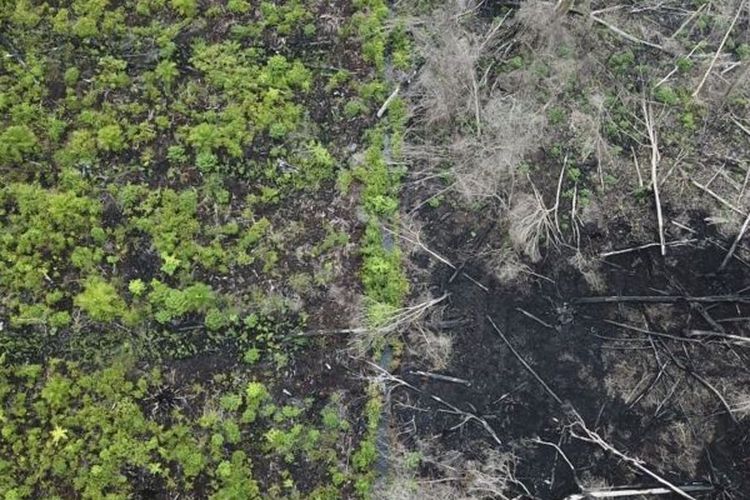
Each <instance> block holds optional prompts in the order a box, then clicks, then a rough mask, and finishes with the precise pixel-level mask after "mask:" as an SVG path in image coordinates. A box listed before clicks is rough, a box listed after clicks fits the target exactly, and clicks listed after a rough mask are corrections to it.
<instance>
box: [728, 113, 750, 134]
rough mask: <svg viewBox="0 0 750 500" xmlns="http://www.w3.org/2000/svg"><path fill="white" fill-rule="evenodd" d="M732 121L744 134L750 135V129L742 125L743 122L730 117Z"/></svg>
mask: <svg viewBox="0 0 750 500" xmlns="http://www.w3.org/2000/svg"><path fill="white" fill-rule="evenodd" d="M730 120H732V121H733V122H734V124H735V125H737V126H738V127H739V128H740V130H742V131H743V132H745V133H746V134H747V135H750V128H747V127H746V126H744V125H743V124H742V122H740V121H739V120H737V119H736V118H735V117H734V116H732V117H730Z"/></svg>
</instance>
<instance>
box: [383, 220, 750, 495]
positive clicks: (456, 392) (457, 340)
mask: <svg viewBox="0 0 750 500" xmlns="http://www.w3.org/2000/svg"><path fill="white" fill-rule="evenodd" d="M492 219H493V217H491V216H489V217H487V214H486V212H485V213H466V212H462V211H460V210H459V211H457V210H454V209H448V208H446V209H443V208H440V209H438V210H435V211H432V212H431V213H430V214H429V219H428V220H427V221H424V224H425V225H424V234H425V236H426V237H425V239H424V240H425V242H426V243H427V245H428V246H429V247H430V248H431V250H433V251H435V252H437V253H439V254H441V255H444V256H445V257H447V258H448V259H449V260H450V261H451V262H453V263H454V264H456V265H458V266H459V268H460V269H461V270H462V272H464V273H465V274H466V275H468V276H469V277H470V278H473V280H476V281H477V282H479V283H480V284H481V286H480V285H477V284H476V283H474V282H473V281H472V280H471V279H468V278H466V277H465V276H462V274H461V273H454V271H453V270H452V269H450V268H448V267H447V266H443V265H442V264H435V266H436V267H435V268H434V269H433V271H432V272H431V280H432V281H431V283H430V289H431V292H432V294H433V295H434V296H440V295H442V294H443V293H445V292H447V293H449V294H450V297H449V301H448V304H447V307H446V309H445V311H444V315H443V317H444V319H446V320H461V321H459V322H456V323H457V324H459V325H460V326H455V327H453V329H452V330H450V333H451V334H452V336H453V348H454V355H453V358H452V361H451V364H450V366H449V367H448V368H447V369H446V370H445V371H443V372H441V373H443V374H447V375H451V376H455V377H460V378H462V379H465V380H467V381H469V382H470V383H471V386H470V387H466V386H464V385H461V384H455V383H449V382H442V381H436V380H434V379H431V378H424V377H420V376H415V375H411V374H410V373H411V372H412V371H414V370H425V369H428V368H426V367H424V366H423V365H422V363H423V361H422V360H420V359H414V358H411V359H410V358H408V357H407V359H406V360H405V361H404V363H403V364H402V366H401V369H400V376H401V377H403V378H404V379H405V380H406V381H408V382H410V383H411V384H413V385H415V386H416V387H418V388H420V389H421V390H423V391H424V392H423V393H421V394H420V393H416V392H414V391H408V392H407V391H403V392H400V393H397V399H399V400H400V403H405V404H395V405H394V409H395V411H396V413H397V421H398V422H399V425H400V429H399V430H400V431H402V432H403V433H404V435H405V436H407V438H406V439H407V440H412V441H415V440H418V441H422V442H424V441H430V442H438V443H439V444H440V447H442V448H444V449H448V450H460V451H462V452H464V453H465V454H467V455H468V456H472V455H473V454H476V453H477V452H478V450H479V449H480V448H481V447H482V446H483V445H490V446H495V447H496V444H495V443H494V440H493V439H492V438H491V437H490V435H489V433H488V432H487V431H486V430H485V429H483V428H482V426H481V425H478V424H476V422H475V421H472V422H468V423H465V424H464V425H461V423H462V420H463V418H462V417H461V416H459V415H456V414H453V413H450V412H447V411H445V410H446V407H445V406H444V405H441V404H439V403H438V402H436V401H435V400H434V399H433V398H432V397H431V395H434V396H438V397H439V398H441V399H443V400H445V401H446V402H448V403H450V404H452V405H455V406H456V407H458V408H459V409H461V410H463V411H466V412H470V413H473V414H475V415H478V416H480V417H481V418H484V419H485V421H486V422H487V423H489V424H490V426H491V427H492V429H494V431H495V433H496V434H497V436H498V437H499V438H500V439H501V440H502V441H503V445H504V448H505V449H504V450H502V451H512V452H513V453H514V454H515V455H516V456H517V459H518V460H517V469H516V475H517V479H518V480H519V481H521V482H523V483H524V485H525V486H526V487H527V488H528V490H529V492H530V493H531V494H532V495H533V496H534V497H536V498H550V499H554V498H563V497H564V496H566V495H567V494H571V493H574V492H577V491H579V487H578V486H577V484H576V482H577V480H578V482H579V483H586V484H588V485H590V484H592V483H598V484H602V483H603V482H606V483H607V484H609V485H633V484H647V485H651V484H654V481H653V480H652V479H651V478H649V477H647V476H639V475H636V474H634V473H633V471H632V470H631V469H630V468H629V467H628V466H627V464H625V463H623V462H622V461H618V460H617V459H616V458H613V457H612V456H609V455H607V454H605V453H603V452H602V451H601V450H599V449H598V448H597V447H596V445H593V444H590V443H585V442H582V441H580V440H576V439H574V438H572V437H571V436H570V433H569V424H570V423H571V421H570V419H569V418H567V417H566V413H568V414H569V410H570V408H569V407H568V406H570V407H572V408H574V409H575V410H576V411H577V412H578V413H579V414H580V415H581V416H582V417H583V419H584V421H585V422H586V424H587V426H588V427H589V428H590V429H591V430H595V431H597V432H599V433H600V434H601V435H602V437H603V438H604V439H605V440H607V442H608V443H610V444H611V445H613V446H615V447H616V448H617V449H619V450H620V451H622V452H623V453H625V454H627V455H629V456H631V457H637V458H640V459H642V460H643V461H644V463H645V464H646V465H647V466H648V467H649V468H651V470H653V471H655V472H657V473H658V474H660V475H662V476H663V477H664V478H666V479H668V480H670V481H673V482H674V483H675V484H687V483H690V482H694V481H701V482H708V483H711V484H713V486H714V491H713V492H712V493H711V494H710V495H709V496H705V495H704V496H703V497H700V496H696V498H720V497H721V495H722V494H725V493H731V494H733V495H735V498H744V494H743V493H742V492H745V493H746V492H747V491H750V468H749V467H750V443H748V441H747V435H748V430H750V429H749V428H748V427H749V426H748V423H747V421H744V422H743V421H741V420H740V421H739V423H738V422H737V417H736V416H735V417H730V415H728V413H727V411H726V405H727V404H728V405H729V406H732V407H734V406H735V404H736V401H737V400H738V399H740V400H742V397H741V394H742V393H743V387H747V383H748V382H749V381H750V372H749V371H748V366H750V363H748V361H749V360H748V355H747V351H746V349H745V348H743V347H742V346H736V345H731V344H729V343H727V342H726V341H725V340H722V339H721V338H719V337H715V336H714V337H705V336H703V337H700V338H697V337H688V336H687V335H686V333H685V332H687V331H689V330H703V331H706V330H708V331H716V329H717V328H721V329H723V331H724V333H726V334H737V335H741V327H742V326H744V325H745V324H746V322H743V321H742V320H734V319H733V318H743V317H746V316H750V307H748V305H747V304H739V303H724V304H716V305H706V306H700V305H695V304H692V305H691V304H688V303H686V302H682V301H680V302H677V303H673V304H666V305H665V304H661V305H652V304H639V303H629V304H622V303H614V304H586V305H584V304H579V305H575V306H574V305H573V303H574V302H575V300H574V299H575V298H577V297H582V296H591V295H615V296H616V295H648V296H655V295H680V296H688V295H690V296H707V295H730V294H738V293H741V292H743V290H744V289H745V288H746V287H747V286H748V284H750V283H748V282H749V281H750V274H749V273H748V267H746V265H744V264H742V263H740V262H739V261H738V260H737V259H735V260H734V261H733V262H732V263H731V264H730V266H729V267H728V268H727V269H726V271H725V272H724V273H722V274H720V275H719V274H716V269H718V267H719V265H720V263H721V261H722V259H723V258H724V255H725V252H724V251H722V250H719V249H717V248H716V247H715V246H713V245H711V244H709V243H707V242H706V241H707V239H708V238H713V235H711V234H703V233H704V232H705V228H702V227H701V226H699V225H698V224H702V222H696V225H695V226H694V227H695V228H699V229H698V233H699V234H697V235H693V236H694V237H695V239H697V240H698V241H697V242H696V243H695V245H690V246H688V245H686V246H677V247H673V248H670V249H669V253H668V256H667V258H662V257H661V255H660V254H659V248H658V247H652V248H649V249H645V250H642V251H634V252H629V253H625V254H622V255H617V256H613V257H609V258H607V259H600V267H599V269H600V272H599V276H600V279H601V280H602V282H603V285H604V286H603V290H605V291H604V292H596V291H594V290H592V288H591V285H590V283H589V282H587V281H586V279H584V276H583V275H582V273H581V272H580V271H579V270H578V269H576V268H574V267H573V266H572V265H571V264H570V262H569V259H570V257H571V254H572V252H571V251H570V250H568V249H563V250H562V251H558V250H552V251H549V252H548V255H547V257H546V259H545V260H544V261H543V262H541V263H539V264H537V265H533V266H532V269H533V272H534V273H537V274H538V275H539V276H531V277H530V278H531V279H529V280H525V281H524V283H523V285H516V286H509V285H507V284H503V283H500V282H499V280H498V279H497V278H495V277H494V275H493V271H492V269H491V268H490V266H489V263H488V261H487V259H486V258H481V257H472V256H475V255H487V254H491V253H492V250H493V249H498V248H500V246H501V243H502V239H503V235H502V234H501V233H500V231H499V230H498V229H497V228H495V227H494V224H492V222H491V220H492ZM699 220H702V219H701V218H698V217H696V218H695V221H699ZM605 232H606V233H609V236H608V237H607V238H606V239H605V238H604V234H602V233H605ZM585 233H586V234H585V237H584V243H583V246H582V248H581V250H582V251H583V252H584V253H586V254H588V255H598V253H599V251H601V250H600V248H601V247H602V246H603V244H604V241H606V240H607V239H609V240H610V241H613V240H612V238H611V235H613V234H618V233H619V234H620V235H621V238H618V239H617V240H615V241H621V242H627V241H628V235H629V234H630V230H629V228H628V226H627V224H626V223H624V222H623V221H613V222H612V223H611V224H610V226H609V227H608V228H606V231H597V230H595V229H593V228H589V230H588V231H585ZM623 246H625V247H627V246H628V245H623ZM427 261H428V258H427V257H426V255H416V256H415V257H414V262H415V264H417V266H418V267H419V263H421V264H422V267H424V265H426V264H425V263H426V262H427ZM437 266H441V267H437ZM454 274H456V276H454ZM540 276H542V277H540ZM483 287H486V291H485V290H484V289H483ZM488 317H489V318H491V319H492V320H493V321H494V322H495V323H496V324H497V326H498V327H499V329H500V330H501V331H502V332H504V334H505V335H506V336H507V338H508V339H509V341H510V342H511V343H512V344H513V346H514V347H515V349H516V350H517V351H518V352H519V353H520V355H521V356H522V357H523V358H525V360H526V361H527V362H528V363H529V365H530V366H531V367H532V368H533V370H535V371H536V372H537V373H538V375H539V376H540V377H541V378H542V379H543V380H544V381H546V383H547V384H548V385H549V386H550V387H551V388H552V390H553V391H555V392H556V394H557V395H559V397H560V398H561V399H562V400H563V402H564V403H565V404H564V405H563V406H565V407H561V405H559V404H558V403H557V402H555V401H554V399H553V398H552V397H551V396H550V395H549V394H548V393H547V392H545V390H544V389H543V388H542V387H541V385H540V384H539V383H538V382H537V381H536V380H535V379H534V378H533V376H532V375H531V374H530V372H529V371H528V370H527V369H525V368H524V367H523V365H522V364H521V363H520V362H519V360H518V359H517V358H516V357H515V356H514V355H513V354H512V353H511V352H510V351H509V349H508V347H507V346H506V345H505V343H504V342H503V340H502V339H501V338H500V337H499V336H498V335H497V333H496V332H495V331H494V329H493V327H492V325H491V324H490V322H489V321H488V319H487V318H488ZM730 320H731V321H730ZM612 322H617V323H621V324H625V325H632V326H635V327H637V328H639V329H641V331H636V330H633V329H628V328H623V327H620V326H617V325H615V324H614V323H612ZM648 331H651V332H656V333H651V334H649V333H644V332H648ZM658 333H662V334H665V335H669V336H671V337H667V336H663V335H659V334H658ZM722 399H724V401H722ZM745 399H747V398H745ZM566 407H568V408H566ZM415 408H418V410H417V409H415ZM424 409H428V410H429V411H423V410H424ZM535 437H539V438H541V439H542V440H546V441H549V442H552V443H555V444H559V445H560V447H561V449H562V450H563V451H564V452H565V454H566V455H567V457H568V459H569V460H570V461H571V463H572V464H573V466H574V467H575V470H576V473H575V476H577V480H576V477H575V476H574V474H573V473H572V471H571V469H570V467H568V466H567V465H566V464H565V461H564V460H562V459H561V457H560V456H559V455H557V454H556V452H555V450H554V448H553V447H551V446H543V445H539V444H535V443H532V442H530V440H531V439H533V438H535ZM436 438H437V439H436ZM696 495H698V494H696Z"/></svg>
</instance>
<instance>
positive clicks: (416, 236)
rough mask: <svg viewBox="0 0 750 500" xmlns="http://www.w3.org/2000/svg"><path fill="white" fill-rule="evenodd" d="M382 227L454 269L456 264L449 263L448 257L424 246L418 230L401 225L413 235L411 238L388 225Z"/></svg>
mask: <svg viewBox="0 0 750 500" xmlns="http://www.w3.org/2000/svg"><path fill="white" fill-rule="evenodd" d="M384 229H385V230H386V231H388V232H389V233H391V234H393V235H395V236H398V237H399V238H401V239H402V240H404V241H408V242H409V243H412V244H414V245H417V246H418V247H419V248H421V249H422V250H424V251H425V252H427V253H428V254H430V255H432V256H433V257H435V258H436V259H437V260H439V261H440V262H442V263H443V264H445V265H446V266H448V267H450V268H451V269H456V266H454V265H453V264H452V263H451V261H449V260H448V259H446V258H445V257H443V256H442V255H440V254H438V253H436V252H434V251H432V250H430V249H429V248H427V247H426V246H425V245H424V243H422V240H421V239H420V238H419V233H418V232H416V231H411V230H409V229H407V228H406V227H402V229H403V230H404V231H407V232H409V233H410V234H412V235H413V236H414V239H412V238H409V237H408V236H404V235H403V234H402V233H401V232H396V231H394V230H393V229H391V228H389V227H384Z"/></svg>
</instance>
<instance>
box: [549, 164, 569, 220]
mask: <svg viewBox="0 0 750 500" xmlns="http://www.w3.org/2000/svg"><path fill="white" fill-rule="evenodd" d="M567 164H568V155H565V159H564V160H563V165H562V168H561V169H560V178H559V179H558V180H557V193H556V194H555V206H554V208H553V210H554V211H555V227H556V228H557V232H558V233H560V234H562V231H560V222H559V221H558V219H557V210H558V209H559V208H560V192H561V191H562V183H563V176H564V175H565V167H566V166H567Z"/></svg>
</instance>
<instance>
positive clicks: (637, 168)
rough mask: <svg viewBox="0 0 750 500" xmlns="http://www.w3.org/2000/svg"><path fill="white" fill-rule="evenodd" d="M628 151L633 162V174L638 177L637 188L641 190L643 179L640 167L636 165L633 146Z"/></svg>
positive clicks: (636, 160)
mask: <svg viewBox="0 0 750 500" xmlns="http://www.w3.org/2000/svg"><path fill="white" fill-rule="evenodd" d="M630 151H631V152H632V153H633V162H634V163H635V173H636V175H638V187H640V188H643V177H641V166H640V165H639V164H638V156H636V154H635V149H633V146H631V147H630Z"/></svg>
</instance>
